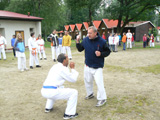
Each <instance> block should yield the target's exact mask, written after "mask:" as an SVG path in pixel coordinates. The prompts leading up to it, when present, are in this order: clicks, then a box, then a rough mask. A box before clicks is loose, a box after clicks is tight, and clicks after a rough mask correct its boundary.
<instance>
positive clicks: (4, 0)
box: [0, 0, 9, 10]
mask: <svg viewBox="0 0 160 120" xmlns="http://www.w3.org/2000/svg"><path fill="white" fill-rule="evenodd" d="M8 5H9V0H1V1H0V10H4V9H5V8H6V7H7V6H8Z"/></svg>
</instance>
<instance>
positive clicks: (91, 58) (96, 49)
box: [76, 26, 111, 107]
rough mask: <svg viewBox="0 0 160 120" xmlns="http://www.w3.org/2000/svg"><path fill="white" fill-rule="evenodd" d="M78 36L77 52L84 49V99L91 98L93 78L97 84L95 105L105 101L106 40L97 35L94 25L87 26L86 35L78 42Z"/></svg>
mask: <svg viewBox="0 0 160 120" xmlns="http://www.w3.org/2000/svg"><path fill="white" fill-rule="evenodd" d="M79 39H80V36H78V37H77V40H76V47H77V49H78V51H79V52H81V51H83V50H85V68H84V82H85V87H86V91H87V96H86V98H85V99H91V98H93V97H94V95H93V80H94V79H95V82H96V84H97V88H98V91H97V100H98V103H97V105H96V106H97V107H98V106H102V105H104V104H105V103H106V99H107V96H106V92H105V89H104V83H103V67H104V57H107V56H108V55H109V54H110V52H111V51H110V49H109V48H108V46H107V44H106V41H105V40H104V39H103V38H102V37H100V36H99V33H97V29H96V28H95V27H94V26H91V27H89V28H88V36H87V37H86V38H84V39H83V41H82V42H81V43H80V42H79Z"/></svg>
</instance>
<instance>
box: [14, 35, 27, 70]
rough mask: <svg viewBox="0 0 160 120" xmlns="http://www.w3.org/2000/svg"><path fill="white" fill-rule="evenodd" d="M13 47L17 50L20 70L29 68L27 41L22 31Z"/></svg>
mask: <svg viewBox="0 0 160 120" xmlns="http://www.w3.org/2000/svg"><path fill="white" fill-rule="evenodd" d="M13 47H14V49H15V50H16V51H17V58H18V69H19V70H20V71H24V70H28V68H27V67H26V55H25V43H24V40H23V39H22V35H21V33H18V34H17V40H16V43H15V44H14V46H13Z"/></svg>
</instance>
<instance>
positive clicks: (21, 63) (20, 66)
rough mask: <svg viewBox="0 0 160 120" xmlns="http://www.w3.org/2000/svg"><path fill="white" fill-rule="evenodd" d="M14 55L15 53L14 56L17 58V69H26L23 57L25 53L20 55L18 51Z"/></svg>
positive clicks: (24, 57)
mask: <svg viewBox="0 0 160 120" xmlns="http://www.w3.org/2000/svg"><path fill="white" fill-rule="evenodd" d="M16 53H17V54H16V56H17V58H18V69H19V70H24V69H26V55H25V53H24V52H23V53H22V52H19V51H17V52H16Z"/></svg>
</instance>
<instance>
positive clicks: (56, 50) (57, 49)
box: [51, 34, 59, 60]
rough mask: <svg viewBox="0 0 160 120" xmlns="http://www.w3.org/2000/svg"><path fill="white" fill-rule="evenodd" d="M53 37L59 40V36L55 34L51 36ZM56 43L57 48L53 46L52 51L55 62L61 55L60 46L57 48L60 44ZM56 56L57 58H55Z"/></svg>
mask: <svg viewBox="0 0 160 120" xmlns="http://www.w3.org/2000/svg"><path fill="white" fill-rule="evenodd" d="M51 36H52V37H54V39H57V38H56V37H57V35H56V34H55V35H53V34H51ZM55 41H56V46H54V45H53V46H51V51H52V59H53V60H54V59H56V57H57V58H58V55H59V46H57V45H58V43H57V40H55ZM55 56H56V57H55Z"/></svg>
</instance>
